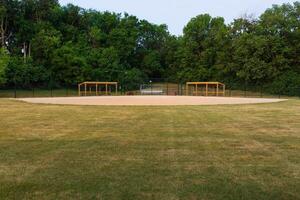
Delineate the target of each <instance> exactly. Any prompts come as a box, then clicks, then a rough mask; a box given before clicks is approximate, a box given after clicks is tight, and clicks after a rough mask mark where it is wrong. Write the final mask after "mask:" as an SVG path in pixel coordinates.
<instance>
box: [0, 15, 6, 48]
mask: <svg viewBox="0 0 300 200" xmlns="http://www.w3.org/2000/svg"><path fill="white" fill-rule="evenodd" d="M0 26H1V27H0V31H1V47H5V30H4V18H2V19H1V25H0Z"/></svg>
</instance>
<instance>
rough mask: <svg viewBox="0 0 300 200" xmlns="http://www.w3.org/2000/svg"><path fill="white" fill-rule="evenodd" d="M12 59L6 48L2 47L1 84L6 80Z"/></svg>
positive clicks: (0, 61)
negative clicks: (6, 73) (7, 69)
mask: <svg viewBox="0 0 300 200" xmlns="http://www.w3.org/2000/svg"><path fill="white" fill-rule="evenodd" d="M9 60H10V56H9V53H8V51H7V50H6V48H0V85H1V84H4V83H5V82H6V77H5V72H6V68H7V66H8V63H9Z"/></svg>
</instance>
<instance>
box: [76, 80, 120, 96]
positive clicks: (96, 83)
mask: <svg viewBox="0 0 300 200" xmlns="http://www.w3.org/2000/svg"><path fill="white" fill-rule="evenodd" d="M104 85H105V95H108V86H110V85H113V86H115V88H116V94H118V82H91V81H86V82H83V83H79V84H78V96H87V94H88V93H89V94H90V95H91V94H92V90H91V87H92V86H95V87H96V91H95V94H96V96H98V94H99V91H98V88H99V87H98V86H104ZM81 86H84V91H81ZM88 86H89V91H87V87H88ZM82 94H83V95H82Z"/></svg>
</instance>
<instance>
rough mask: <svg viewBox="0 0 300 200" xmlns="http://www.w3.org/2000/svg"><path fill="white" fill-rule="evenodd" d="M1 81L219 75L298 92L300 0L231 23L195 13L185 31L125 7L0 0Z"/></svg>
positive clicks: (26, 83) (127, 81) (38, 83)
mask: <svg viewBox="0 0 300 200" xmlns="http://www.w3.org/2000/svg"><path fill="white" fill-rule="evenodd" d="M0 3H1V4H0V85H1V86H2V87H12V86H14V85H18V86H20V87H24V88H30V87H50V86H51V87H63V86H70V85H76V84H77V83H79V82H82V81H87V80H93V81H118V82H120V83H121V84H122V85H124V87H126V89H134V88H136V87H138V86H139V84H141V83H143V82H144V81H145V80H147V79H150V78H164V79H167V80H168V81H172V82H180V83H184V82H186V81H220V82H224V83H226V84H227V85H229V86H230V87H232V88H237V89H241V87H244V86H245V85H246V86H247V87H249V88H251V87H263V88H264V89H267V90H268V91H269V92H272V93H286V94H290V95H295V93H297V92H298V91H297V90H295V88H300V59H299V55H300V29H299V25H300V2H295V3H293V4H283V5H274V6H273V7H272V8H269V9H267V10H266V11H265V12H264V13H263V14H262V15H261V16H259V17H258V18H254V17H252V16H247V15H245V16H243V17H240V18H237V19H235V20H234V21H233V22H232V23H230V24H226V23H225V21H224V18H222V17H212V16H210V15H209V14H202V15H198V16H196V17H194V18H192V19H191V20H190V21H189V22H188V24H187V25H186V26H185V27H184V30H183V35H182V36H174V35H172V34H170V33H169V31H168V28H167V26H166V25H156V24H153V23H150V22H148V21H146V20H141V19H138V18H137V17H135V16H132V15H129V14H127V13H124V14H118V13H112V12H100V11H96V10H92V9H83V8H80V7H78V6H75V5H72V4H68V5H67V6H61V5H60V4H59V2H58V1H57V0H21V1H20V0H0Z"/></svg>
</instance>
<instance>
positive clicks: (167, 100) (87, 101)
mask: <svg viewBox="0 0 300 200" xmlns="http://www.w3.org/2000/svg"><path fill="white" fill-rule="evenodd" d="M18 100H22V101H25V102H29V103H43V104H62V105H122V106H127V105H129V106H135V105H145V106H148V105H154V106H163V105H164V106H166V105H226V104H256V103H273V102H281V101H285V99H265V98H231V97H195V96H101V97H58V98H22V99H18Z"/></svg>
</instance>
